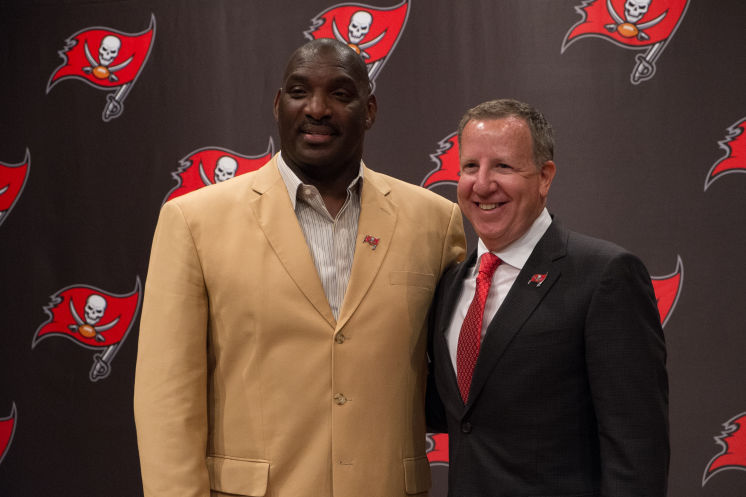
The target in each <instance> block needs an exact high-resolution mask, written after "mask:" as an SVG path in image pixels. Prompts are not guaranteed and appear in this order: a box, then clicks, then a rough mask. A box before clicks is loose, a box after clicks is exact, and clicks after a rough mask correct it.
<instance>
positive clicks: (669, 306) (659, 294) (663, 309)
mask: <svg viewBox="0 0 746 497" xmlns="http://www.w3.org/2000/svg"><path fill="white" fill-rule="evenodd" d="M650 279H651V280H652V282H653V291H655V300H656V302H657V303H658V314H660V316H661V326H666V323H667V322H668V318H669V317H671V312H672V311H673V309H674V307H676V303H677V302H678V301H679V295H681V286H682V285H683V283H684V265H683V264H682V263H681V257H677V258H676V270H675V271H674V272H673V273H671V274H669V275H666V276H651V277H650Z"/></svg>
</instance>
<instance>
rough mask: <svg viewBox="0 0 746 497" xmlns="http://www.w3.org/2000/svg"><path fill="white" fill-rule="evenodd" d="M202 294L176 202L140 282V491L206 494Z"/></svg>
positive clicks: (162, 495)
mask: <svg viewBox="0 0 746 497" xmlns="http://www.w3.org/2000/svg"><path fill="white" fill-rule="evenodd" d="M207 315H208V309H207V293H206V289H205V283H204V279H203V275H202V270H201V267H200V262H199V258H198V254H197V250H196V248H195V245H194V241H193V239H192V236H191V233H190V231H189V227H188V225H187V223H186V221H185V219H184V216H183V214H182V212H181V210H180V209H179V207H178V205H176V204H174V203H173V202H170V203H167V204H166V205H165V206H164V207H163V209H162V210H161V214H160V218H159V220H158V226H157V228H156V232H155V236H154V239H153V247H152V251H151V255H150V266H149V270H148V277H147V282H146V286H145V300H144V303H143V312H142V319H141V323H140V337H139V344H138V352H137V368H136V374H135V397H134V410H135V423H136V427H137V441H138V448H139V452H140V465H141V471H142V479H143V488H144V493H145V497H167V496H168V497H171V496H172V497H192V496H194V497H196V496H200V497H204V496H206V495H209V494H210V490H209V478H208V474H207V466H206V463H205V452H206V443H207V442H206V441H207V408H206V397H207V392H206V388H207V387H206V378H207V358H206V357H207V352H206V343H207Z"/></svg>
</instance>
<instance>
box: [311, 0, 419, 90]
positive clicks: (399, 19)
mask: <svg viewBox="0 0 746 497" xmlns="http://www.w3.org/2000/svg"><path fill="white" fill-rule="evenodd" d="M408 15H409V2H408V0H405V1H404V2H402V3H400V4H399V5H395V6H393V7H389V8H379V7H372V6H370V5H365V4H361V3H340V4H337V5H334V6H332V7H330V8H328V9H327V10H325V11H323V12H322V13H321V14H319V15H317V16H316V17H314V18H313V20H312V23H313V24H312V26H311V29H310V30H308V31H307V32H306V33H305V34H306V36H307V37H308V38H309V39H311V40H313V39H319V38H332V39H335V40H339V41H341V42H342V43H347V44H348V45H349V46H350V47H352V49H353V50H355V51H356V52H358V53H359V54H360V55H361V56H362V57H363V60H364V61H365V63H366V65H367V66H368V73H369V75H370V78H371V79H374V78H375V76H376V75H377V74H378V72H379V71H380V70H381V67H382V64H383V63H384V62H385V61H386V58H387V57H388V56H389V55H391V52H393V50H394V47H395V46H396V43H397V42H398V41H399V37H400V36H401V33H402V31H403V29H404V25H405V24H406V22H407V17H408Z"/></svg>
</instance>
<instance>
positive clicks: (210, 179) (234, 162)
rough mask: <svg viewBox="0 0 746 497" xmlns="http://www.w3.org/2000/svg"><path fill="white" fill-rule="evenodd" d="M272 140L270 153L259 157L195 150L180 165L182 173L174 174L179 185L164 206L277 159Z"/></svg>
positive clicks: (269, 148) (205, 148)
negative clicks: (175, 199) (273, 156)
mask: <svg viewBox="0 0 746 497" xmlns="http://www.w3.org/2000/svg"><path fill="white" fill-rule="evenodd" d="M274 153H275V152H274V144H273V143H272V138H270V139H269V145H268V146H267V151H266V152H263V153H261V154H259V155H240V154H237V153H236V152H233V151H231V150H228V149H225V148H220V147H204V148H200V149H199V150H194V151H193V152H190V153H189V154H187V156H186V157H184V158H183V159H181V160H180V161H179V169H178V170H176V171H175V172H173V173H171V175H172V176H173V177H174V179H176V182H177V185H176V186H175V187H174V188H173V189H172V190H171V191H170V192H168V193H167V194H166V198H165V200H164V201H163V203H166V202H168V201H169V200H171V199H173V198H176V197H180V196H182V195H184V194H185V193H189V192H193V191H195V190H199V189H200V188H203V187H205V186H208V185H212V184H215V183H221V182H223V181H227V180H229V179H231V178H234V177H236V176H240V175H241V174H246V173H248V172H250V171H256V170H257V169H259V168H260V167H262V166H263V165H264V164H266V163H267V161H268V160H269V159H271V158H272V155H274Z"/></svg>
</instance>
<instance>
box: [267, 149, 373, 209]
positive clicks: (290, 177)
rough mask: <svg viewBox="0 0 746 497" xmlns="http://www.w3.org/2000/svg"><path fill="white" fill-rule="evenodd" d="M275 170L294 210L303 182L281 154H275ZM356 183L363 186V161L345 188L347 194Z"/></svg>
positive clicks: (350, 192)
mask: <svg viewBox="0 0 746 497" xmlns="http://www.w3.org/2000/svg"><path fill="white" fill-rule="evenodd" d="M277 168H278V169H279V170H280V176H281V177H282V181H283V182H284V183H285V187H286V188H287V190H288V195H290V203H291V204H293V210H295V204H296V203H297V200H298V188H300V187H301V186H303V182H302V181H301V180H300V178H299V177H298V175H297V174H295V172H293V170H292V169H290V166H288V165H287V164H286V163H285V161H284V160H283V158H282V153H278V154H277ZM358 183H359V184H360V186H362V184H363V161H360V170H359V171H358V173H357V176H355V178H353V180H352V181H351V182H350V184H349V186H348V187H347V192H348V193H349V194H352V193H353V191H354V189H355V188H356V187H357V184H358Z"/></svg>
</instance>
